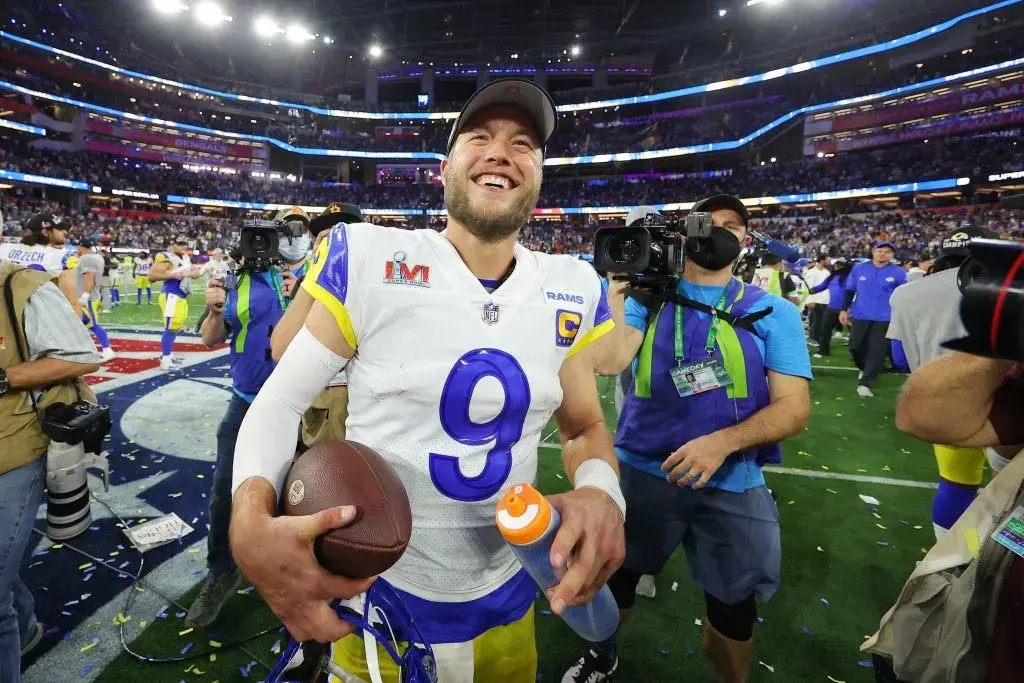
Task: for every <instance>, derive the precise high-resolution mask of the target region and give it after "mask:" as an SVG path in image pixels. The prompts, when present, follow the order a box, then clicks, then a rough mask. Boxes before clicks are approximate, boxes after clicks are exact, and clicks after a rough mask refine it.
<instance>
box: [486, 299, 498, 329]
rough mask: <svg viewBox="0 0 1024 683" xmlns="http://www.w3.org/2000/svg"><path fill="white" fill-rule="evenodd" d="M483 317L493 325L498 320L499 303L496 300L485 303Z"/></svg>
mask: <svg viewBox="0 0 1024 683" xmlns="http://www.w3.org/2000/svg"><path fill="white" fill-rule="evenodd" d="M482 318H483V321H484V322H485V323H487V324H488V325H493V324H494V323H496V322H498V304H496V303H494V302H488V303H486V304H484V314H483V316H482Z"/></svg>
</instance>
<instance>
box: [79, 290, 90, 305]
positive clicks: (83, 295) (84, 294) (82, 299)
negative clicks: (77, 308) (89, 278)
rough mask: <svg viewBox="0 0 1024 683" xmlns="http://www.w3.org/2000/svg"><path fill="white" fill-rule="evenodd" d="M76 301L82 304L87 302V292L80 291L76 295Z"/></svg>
mask: <svg viewBox="0 0 1024 683" xmlns="http://www.w3.org/2000/svg"><path fill="white" fill-rule="evenodd" d="M78 303H80V304H81V305H83V306H85V305H86V304H87V303H89V292H82V293H81V294H80V295H79V296H78Z"/></svg>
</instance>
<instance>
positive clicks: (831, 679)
mask: <svg viewBox="0 0 1024 683" xmlns="http://www.w3.org/2000/svg"><path fill="white" fill-rule="evenodd" d="M826 675H827V674H826ZM828 680H830V681H832V683H846V681H841V680H839V679H838V678H832V677H831V676H829V677H828Z"/></svg>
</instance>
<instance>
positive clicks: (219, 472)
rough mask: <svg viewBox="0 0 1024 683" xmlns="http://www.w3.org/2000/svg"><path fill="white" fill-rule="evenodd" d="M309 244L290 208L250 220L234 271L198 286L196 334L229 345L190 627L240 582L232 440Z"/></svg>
mask: <svg viewBox="0 0 1024 683" xmlns="http://www.w3.org/2000/svg"><path fill="white" fill-rule="evenodd" d="M310 244H311V240H310V236H309V217H308V216H307V215H306V213H305V212H304V211H302V210H301V209H299V208H297V207H293V208H291V209H284V210H282V211H281V212H279V213H278V215H277V216H276V217H275V218H274V220H273V221H260V220H256V221H252V222H250V223H247V224H246V225H244V226H243V228H242V233H241V236H240V240H239V252H238V254H237V256H238V258H237V260H238V262H239V266H240V267H239V270H238V272H237V273H236V274H235V275H234V276H229V277H228V278H227V279H228V282H227V283H224V282H221V281H220V280H216V279H213V280H210V281H209V282H208V283H207V285H206V306H207V312H206V314H205V316H204V319H203V320H202V323H201V325H200V332H201V333H202V335H203V343H204V344H206V345H207V346H210V347H213V346H216V345H217V344H220V343H222V342H224V341H228V342H229V345H230V358H231V380H232V396H231V400H230V402H229V403H228V408H227V412H226V413H225V414H224V418H223V419H222V420H221V423H220V425H219V426H218V427H217V464H216V466H215V468H214V472H213V481H212V482H211V491H210V533H209V537H208V538H207V551H206V565H207V568H208V575H207V577H206V580H205V581H204V583H203V587H202V589H201V590H200V591H199V595H198V596H197V597H196V599H195V602H193V603H192V606H191V608H190V609H189V612H188V617H187V621H188V623H189V625H191V626H193V627H205V626H208V625H209V624H211V623H213V621H214V620H215V619H216V618H217V615H218V614H220V611H221V609H222V608H223V607H224V603H225V602H227V599H228V598H229V597H231V595H232V594H233V593H234V592H235V590H236V589H237V588H238V586H239V584H240V583H241V581H242V577H241V574H240V573H239V571H238V568H237V567H236V566H235V562H234V559H233V558H232V556H231V550H230V548H229V546H228V522H229V520H230V519H231V469H232V468H231V464H232V458H233V456H234V452H235V440H236V439H237V438H238V430H239V428H240V427H241V425H242V419H243V418H244V417H245V414H246V412H247V411H248V410H249V405H250V404H251V403H252V401H253V399H255V398H256V394H257V393H259V390H260V387H262V386H263V383H264V382H266V380H267V378H268V377H270V373H271V372H273V370H274V365H275V362H274V359H273V358H272V356H271V352H270V335H271V334H272V333H273V331H274V327H275V326H276V325H277V323H278V321H279V320H280V319H281V317H282V316H283V315H284V312H285V309H286V308H287V307H288V303H289V302H290V300H291V294H292V289H293V288H294V287H295V282H296V279H297V278H298V277H301V276H302V275H304V274H305V271H306V266H307V261H306V256H307V254H308V253H309V248H310ZM296 436H297V435H296Z"/></svg>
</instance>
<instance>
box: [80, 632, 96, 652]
mask: <svg viewBox="0 0 1024 683" xmlns="http://www.w3.org/2000/svg"><path fill="white" fill-rule="evenodd" d="M99 643H100V639H99V638H97V637H96V636H93V637H92V638H90V639H89V644H88V645H83V646H82V647H81V649H80V650H79V651H78V652H79V653H82V652H88V651H89V650H91V649H93V648H94V647H96V646H97V645H99Z"/></svg>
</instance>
